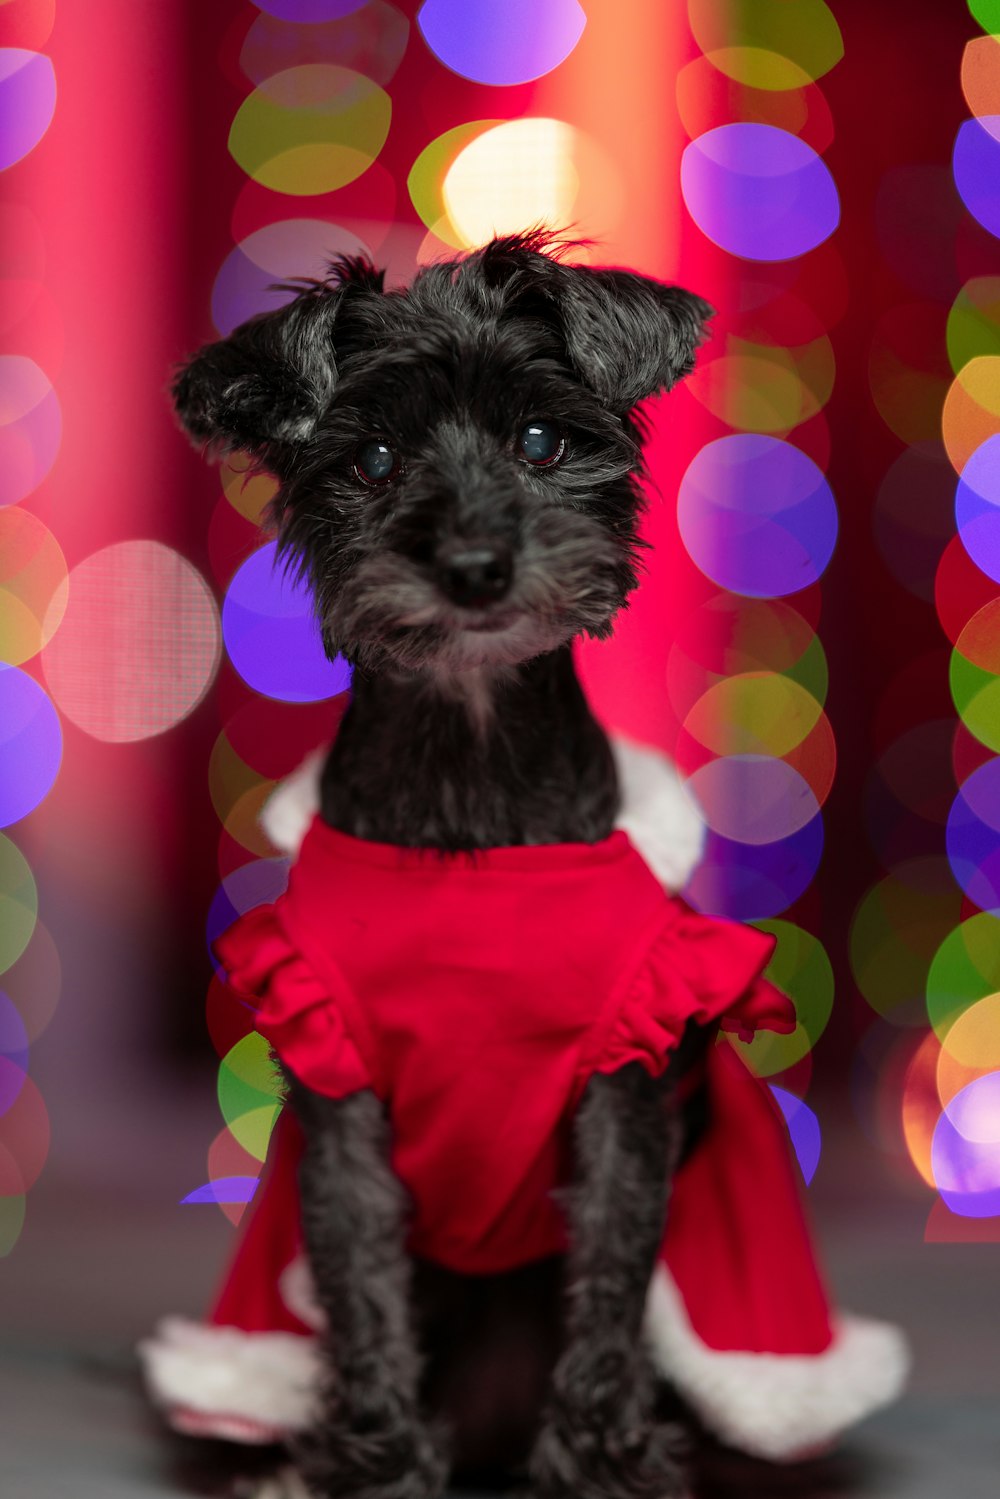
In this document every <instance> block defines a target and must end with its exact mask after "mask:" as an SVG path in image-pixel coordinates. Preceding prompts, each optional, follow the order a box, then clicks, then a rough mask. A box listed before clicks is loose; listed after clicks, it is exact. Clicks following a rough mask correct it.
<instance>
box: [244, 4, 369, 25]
mask: <svg viewBox="0 0 1000 1499" xmlns="http://www.w3.org/2000/svg"><path fill="white" fill-rule="evenodd" d="M253 3H254V5H256V7H257V9H258V10H264V11H266V12H267V14H268V15H269V16H277V18H278V20H279V21H302V22H304V23H305V24H306V25H312V24H313V23H315V22H318V21H339V20H340V18H341V16H350V15H353V14H354V12H355V11H356V10H361V9H362V8H363V6H364V5H365V4H366V3H367V0H253Z"/></svg>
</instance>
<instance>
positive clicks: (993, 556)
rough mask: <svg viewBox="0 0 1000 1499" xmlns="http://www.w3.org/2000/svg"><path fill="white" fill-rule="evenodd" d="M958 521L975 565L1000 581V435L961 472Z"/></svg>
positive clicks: (957, 498) (978, 452)
mask: <svg viewBox="0 0 1000 1499" xmlns="http://www.w3.org/2000/svg"><path fill="white" fill-rule="evenodd" d="M997 362H998V364H1000V361H997ZM955 522H956V525H957V526H958V534H959V536H960V537H961V538H962V545H963V546H964V547H965V550H966V551H967V552H968V554H969V556H970V557H971V558H972V560H973V562H975V564H976V566H977V567H979V568H981V569H982V571H983V572H984V573H985V574H986V575H987V577H989V578H992V579H993V580H994V581H995V582H1000V435H998V436H995V437H989V438H987V440H986V441H985V442H984V443H983V444H982V445H981V446H980V447H978V448H976V450H975V451H974V452H973V453H972V455H971V456H970V458H969V459H968V461H967V462H966V464H965V466H964V468H963V469H962V476H961V478H960V480H959V482H958V487H957V489H956V490H955Z"/></svg>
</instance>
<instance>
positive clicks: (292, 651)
mask: <svg viewBox="0 0 1000 1499" xmlns="http://www.w3.org/2000/svg"><path fill="white" fill-rule="evenodd" d="M276 551H277V543H276V542H273V541H272V542H268V543H267V544H266V545H265V546H263V547H261V548H260V549H259V550H258V551H256V552H254V553H253V555H252V556H251V557H248V558H247V560H246V562H244V563H243V565H242V567H240V568H239V570H238V571H237V572H236V573H235V575H234V576H233V579H232V582H231V583H230V585H229V588H228V590H227V592H226V598H225V603H224V604H223V607H222V631H223V635H224V637H225V642H226V650H227V651H228V652H229V657H230V660H231V661H232V663H233V665H234V666H235V668H236V670H237V671H238V672H239V674H240V676H241V677H242V678H243V680H244V681H245V682H246V683H247V685H248V686H250V687H252V688H253V689H254V691H255V692H263V693H266V694H267V696H268V697H274V698H278V699H280V700H281V701H282V702H290V703H304V702H314V701H316V700H317V699H320V698H328V697H334V696H335V695H336V694H337V693H339V692H343V691H344V690H345V688H346V687H347V685H348V683H349V681H350V668H349V666H348V665H347V663H346V661H344V659H343V658H342V657H340V656H338V657H337V658H336V660H335V661H329V660H328V659H327V657H326V654H325V653H324V650H323V643H322V640H321V638H320V632H319V627H318V625H317V623H316V618H315V614H314V612H313V605H312V595H311V594H310V592H309V589H308V588H307V586H306V585H305V584H304V583H300V582H298V581H296V580H295V579H294V578H293V577H292V576H291V575H290V574H289V573H288V572H287V571H285V569H284V567H283V565H282V563H280V562H276V556H275V554H276Z"/></svg>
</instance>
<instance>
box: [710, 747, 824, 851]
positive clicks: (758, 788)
mask: <svg viewBox="0 0 1000 1499" xmlns="http://www.w3.org/2000/svg"><path fill="white" fill-rule="evenodd" d="M688 784H689V786H690V789H691V794H692V795H693V796H694V798H695V801H696V802H697V804H698V806H699V807H700V808H701V810H702V813H703V815H704V817H705V821H706V822H707V823H708V826H709V827H710V828H712V829H713V831H714V832H717V833H721V835H722V836H723V837H724V838H729V839H732V840H733V841H735V842H738V843H751V844H758V843H777V842H778V841H780V840H782V839H785V838H790V837H791V836H792V835H793V834H794V833H798V832H799V831H800V830H801V829H802V828H804V827H806V826H807V825H808V824H809V823H810V822H812V820H813V818H814V817H815V816H816V813H817V812H818V810H819V806H818V803H817V800H816V796H815V794H814V792H813V790H812V788H811V786H810V785H809V783H808V782H807V781H806V780H805V779H804V778H803V777H802V776H801V775H800V774H799V773H798V771H797V770H794V769H793V768H792V767H791V766H790V765H788V764H787V763H786V762H785V761H784V760H776V759H774V758H772V757H771V756H770V755H724V756H720V757H719V758H718V759H716V760H710V761H709V762H708V764H706V765H703V766H701V767H700V769H698V770H696V771H695V772H694V774H693V775H692V776H691V777H690V779H689V782H688Z"/></svg>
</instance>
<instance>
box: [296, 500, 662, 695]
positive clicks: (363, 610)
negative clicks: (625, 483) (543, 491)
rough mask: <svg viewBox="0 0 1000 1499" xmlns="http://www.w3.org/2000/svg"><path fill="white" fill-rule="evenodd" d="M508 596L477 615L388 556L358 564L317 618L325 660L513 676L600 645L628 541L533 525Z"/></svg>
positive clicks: (624, 570)
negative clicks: (550, 656) (580, 646)
mask: <svg viewBox="0 0 1000 1499" xmlns="http://www.w3.org/2000/svg"><path fill="white" fill-rule="evenodd" d="M526 529H527V530H528V534H527V535H526V537H525V539H524V544H523V545H522V547H521V549H520V550H519V552H518V553H517V555H516V559H515V571H514V582H513V584H512V587H511V590H510V593H509V594H508V595H507V596H506V597H505V598H504V599H503V600H500V601H498V602H497V603H496V604H494V605H491V606H489V607H488V608H485V609H465V608H459V607H457V606H456V605H455V604H453V603H452V602H451V601H450V600H449V599H448V598H447V597H446V596H445V595H444V594H443V593H442V592H441V591H440V589H439V588H438V587H437V585H436V584H435V582H434V579H433V577H432V576H429V575H428V573H427V571H426V570H425V569H421V568H420V567H419V566H418V565H417V564H415V563H414V562H413V561H411V559H410V558H408V557H406V556H405V555H402V554H400V553H395V552H392V551H385V552H379V553H377V554H375V555H373V556H370V557H367V558H364V559H363V560H362V561H361V562H360V563H359V564H358V565H357V566H356V567H355V568H354V569H353V571H352V572H351V573H350V574H349V575H348V577H347V578H346V579H345V580H343V582H342V583H341V586H340V587H339V589H338V590H337V594H336V597H334V598H331V599H330V600H329V601H328V602H326V603H325V605H324V600H323V597H322V592H321V595H320V600H321V602H320V618H321V624H322V630H323V638H324V642H325V644H326V647H327V650H328V652H330V654H331V655H332V654H336V653H337V651H340V652H342V653H343V654H344V655H346V656H347V657H348V658H349V659H350V660H351V661H353V662H354V663H355V664H357V665H359V666H361V667H362V668H364V669H367V670H370V671H376V670H378V669H379V668H382V667H386V666H395V667H397V668H402V669H403V670H407V671H421V670H424V671H431V672H440V673H453V672H461V671H470V670H473V669H475V668H478V667H483V666H494V667H498V668H500V667H506V666H516V665H517V664H518V663H520V662H523V661H527V660H530V659H531V658H532V657H535V656H540V655H544V654H546V653H547V652H549V651H553V650H555V649H557V648H558V647H559V646H561V645H565V644H566V643H567V642H568V641H570V640H572V639H573V638H574V637H575V636H576V635H579V634H581V633H589V634H592V635H599V636H603V635H607V634H608V633H609V632H610V629H611V623H612V620H613V618H614V616H615V614H616V613H617V611H618V610H619V608H621V606H622V604H623V603H624V601H625V597H626V595H627V594H628V592H629V591H630V590H631V588H633V587H634V586H635V583H636V581H637V579H636V574H635V561H634V556H633V554H632V551H631V548H630V547H629V545H628V543H627V541H623V540H622V539H619V538H616V537H614V536H612V535H611V534H610V533H609V532H608V531H607V530H606V529H605V528H604V527H603V526H600V525H598V524H597V523H596V522H594V521H593V520H591V519H590V518H589V517H587V516H583V515H578V514H577V515H575V514H571V513H569V514H568V513H567V512H565V511H549V512H547V513H543V514H541V515H539V516H537V517H535V518H534V520H533V522H532V524H531V526H530V527H529V528H526Z"/></svg>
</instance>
